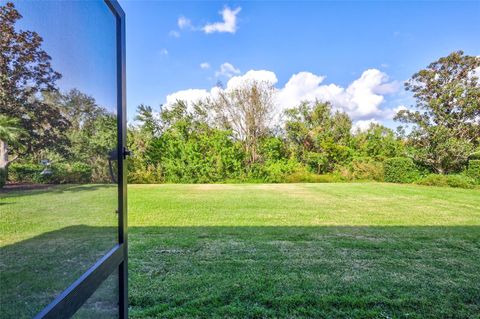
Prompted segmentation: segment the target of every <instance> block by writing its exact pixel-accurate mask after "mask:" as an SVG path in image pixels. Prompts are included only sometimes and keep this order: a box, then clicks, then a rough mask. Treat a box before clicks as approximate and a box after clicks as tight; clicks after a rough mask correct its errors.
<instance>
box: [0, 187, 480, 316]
mask: <svg viewBox="0 0 480 319" xmlns="http://www.w3.org/2000/svg"><path fill="white" fill-rule="evenodd" d="M115 194H116V193H115V188H111V187H103V186H99V185H92V186H83V187H74V186H73V187H72V186H60V187H54V188H52V189H49V190H39V191H29V192H24V193H8V194H0V230H1V236H0V240H1V241H0V246H1V248H0V249H1V257H2V258H1V262H0V270H1V277H0V286H1V287H0V288H1V290H0V292H1V298H0V300H1V308H0V318H12V316H13V317H15V318H30V317H31V316H32V315H33V314H35V313H36V312H37V311H38V310H39V309H41V307H42V306H44V305H45V304H46V303H48V302H49V301H50V300H51V299H52V298H53V297H54V296H55V294H56V293H58V291H59V290H60V291H61V290H62V289H64V288H65V287H66V286H67V285H68V284H69V283H71V281H72V280H73V279H74V278H76V277H78V275H79V274H80V273H81V272H82V271H83V270H84V268H86V267H88V265H90V264H91V263H92V262H93V260H95V259H96V258H98V256H100V255H101V254H103V253H104V251H105V250H106V249H108V248H109V247H110V246H111V244H112V243H113V242H114V241H115V238H116V229H115V225H116V224H115V219H116V215H115V212H114V208H115ZM479 203H480V191H479V190H463V189H451V188H435V187H422V186H412V185H395V184H380V183H361V184H354V183H352V184H285V185H284V184H252V185H130V186H129V214H130V215H129V240H130V291H129V294H130V305H131V306H130V308H131V309H130V313H131V317H132V318H306V317H313V318H322V317H325V318H331V317H336V318H339V317H340V318H446V317H448V318H474V317H475V316H478V313H480V285H478V282H480V263H479V260H480V205H479ZM112 210H113V211H112ZM82 269H83V270H82ZM108 291H109V290H108V289H107V292H106V293H104V294H99V295H98V296H96V299H95V300H94V303H92V307H90V308H88V309H87V310H88V311H86V312H85V313H88V314H89V316H91V317H95V313H97V318H100V317H101V318H104V317H106V315H107V313H109V311H111V310H112V300H111V298H108ZM110 291H111V289H110ZM102 299H105V300H103V301H102ZM102 302H103V303H102ZM23 309H26V310H25V311H23ZM107 310H108V311H107ZM89 316H87V317H89Z"/></svg>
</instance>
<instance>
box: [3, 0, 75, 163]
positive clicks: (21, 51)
mask: <svg viewBox="0 0 480 319" xmlns="http://www.w3.org/2000/svg"><path fill="white" fill-rule="evenodd" d="M21 18H22V16H21V15H20V13H19V12H18V11H17V10H16V9H15V6H14V5H13V3H10V2H9V3H7V4H5V5H4V6H0V31H1V34H0V112H1V114H3V115H6V116H8V117H11V118H16V119H17V120H18V121H19V123H20V125H21V127H23V128H24V129H25V130H26V132H27V134H25V135H24V136H22V137H20V140H19V143H20V144H22V145H23V146H24V148H23V149H24V152H25V154H33V153H34V152H36V151H38V150H41V149H46V148H51V149H56V150H58V151H62V152H65V151H66V149H65V146H66V145H68V139H67V138H66V136H65V134H64V133H65V131H66V129H67V128H68V126H69V122H68V120H67V119H66V118H65V116H64V115H63V114H62V112H61V110H59V109H58V107H57V106H55V105H48V104H47V103H45V102H44V101H43V99H41V98H39V96H41V93H42V92H47V91H56V90H57V87H56V85H55V82H56V81H57V80H58V79H59V78H60V74H59V73H58V72H55V71H54V70H53V69H52V66H51V63H50V60H51V58H50V56H49V55H48V54H47V53H46V52H45V51H44V50H43V49H42V42H43V40H42V38H41V37H40V36H39V35H38V34H37V33H36V32H33V31H22V30H19V31H17V30H16V28H15V24H16V22H17V21H18V20H19V19H21ZM18 151H19V150H18V149H16V150H15V152H17V153H18ZM7 156H8V154H7Z"/></svg>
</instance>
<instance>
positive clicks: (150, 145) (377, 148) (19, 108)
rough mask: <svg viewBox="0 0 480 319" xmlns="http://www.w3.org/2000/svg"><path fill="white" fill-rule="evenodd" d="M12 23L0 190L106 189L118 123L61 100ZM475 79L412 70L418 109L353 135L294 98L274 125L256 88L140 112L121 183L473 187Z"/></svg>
mask: <svg viewBox="0 0 480 319" xmlns="http://www.w3.org/2000/svg"><path fill="white" fill-rule="evenodd" d="M19 19H21V15H20V13H19V12H18V11H17V10H16V9H15V6H14V5H13V4H12V3H7V4H5V5H4V6H0V24H1V26H2V37H1V38H0V46H1V51H0V72H1V76H0V184H2V183H3V182H4V181H5V180H6V179H7V173H8V179H9V180H10V181H12V182H51V183H62V182H63V183H72V182H108V181H111V180H112V176H111V175H112V174H111V165H112V163H111V162H109V160H108V159H109V154H110V152H111V151H112V150H113V149H115V147H116V116H115V114H112V113H110V112H108V111H107V109H105V108H104V107H102V106H99V105H97V103H96V101H95V99H94V98H93V97H91V96H88V95H87V94H85V93H82V92H81V91H79V90H71V91H69V92H60V90H59V88H58V87H57V82H58V80H59V79H60V78H61V74H60V73H58V72H56V71H55V70H53V68H52V66H51V58H50V56H49V55H48V54H47V53H46V52H45V51H44V50H43V49H42V41H43V40H42V38H41V37H40V36H39V35H38V34H37V33H36V32H32V31H21V30H16V28H15V24H16V22H17V21H18V20H19ZM478 70H480V58H479V57H477V56H469V55H465V54H464V53H463V52H462V51H457V52H452V53H451V54H450V55H448V56H446V57H441V58H439V59H438V60H437V61H434V62H433V63H431V64H430V65H428V66H427V67H426V68H425V69H422V70H420V71H418V72H417V73H415V74H414V75H413V76H412V77H411V79H409V80H408V81H407V82H406V83H405V89H406V90H407V91H409V92H411V94H412V95H413V97H414V99H415V101H416V103H415V105H414V106H412V107H411V108H410V109H408V110H402V111H400V112H398V113H397V114H396V116H395V120H396V121H398V122H399V123H400V124H401V126H400V127H399V129H398V130H397V131H393V130H392V129H389V128H387V127H385V126H383V125H380V124H371V125H370V127H369V128H368V129H366V130H364V131H360V130H357V131H353V130H352V119H351V118H350V117H349V116H348V114H346V113H345V112H341V111H338V110H334V108H333V107H332V105H331V104H330V103H329V102H328V101H319V100H315V101H298V105H297V106H295V107H292V108H291V109H288V110H286V111H285V112H284V114H282V116H281V117H282V121H279V120H278V118H276V116H277V114H276V113H275V110H276V105H275V103H276V102H275V95H276V89H275V88H274V87H273V86H271V85H270V84H269V83H267V82H261V81H254V80H251V81H247V82H245V83H243V85H240V86H238V87H235V88H229V89H222V88H219V89H218V90H217V94H215V95H214V96H212V97H210V98H208V99H205V100H201V101H198V102H196V103H193V104H188V103H187V102H186V101H181V100H178V101H176V103H174V104H173V105H168V106H160V108H159V109H158V110H154V109H153V108H152V107H151V106H148V105H140V106H138V108H137V115H136V118H135V121H134V123H132V124H130V125H129V126H128V139H127V142H128V144H129V148H130V149H131V150H133V152H134V156H133V157H132V158H130V159H129V160H128V166H129V175H128V179H129V182H132V183H211V182H321V181H349V180H377V181H384V180H385V181H393V182H402V181H403V182H411V181H415V180H419V179H422V178H423V182H424V183H427V184H428V183H431V184H435V183H439V184H441V183H447V184H452V185H454V184H459V183H460V184H462V183H463V184H465V183H466V184H471V183H474V182H475V181H476V182H477V183H478V182H479V178H480V172H479V166H478V159H479V152H480V84H479V82H478V81H479V78H478V75H479V71H478ZM275 124H276V125H275ZM45 160H48V163H51V165H50V164H48V165H50V166H48V165H47V166H48V167H45V166H46V164H45ZM41 163H43V166H42V165H41ZM45 172H48V174H44V173H45ZM429 174H437V175H438V176H451V175H452V174H453V177H452V179H445V178H444V177H438V176H433V177H432V176H429V177H428V178H427V177H425V176H428V175H429ZM2 181H3V182H2ZM439 181H440V182H439Z"/></svg>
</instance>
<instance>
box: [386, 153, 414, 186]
mask: <svg viewBox="0 0 480 319" xmlns="http://www.w3.org/2000/svg"><path fill="white" fill-rule="evenodd" d="M383 167H384V176H385V178H384V179H385V182H391V183H412V182H414V181H416V180H418V179H419V177H420V174H419V172H418V169H417V167H416V166H415V164H414V163H413V161H412V159H410V158H407V157H392V158H387V159H386V160H385V161H384V164H383Z"/></svg>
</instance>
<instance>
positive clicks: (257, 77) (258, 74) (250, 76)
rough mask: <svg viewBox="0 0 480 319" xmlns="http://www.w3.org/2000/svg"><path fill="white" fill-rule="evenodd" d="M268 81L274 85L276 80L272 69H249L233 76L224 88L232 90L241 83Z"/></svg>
mask: <svg viewBox="0 0 480 319" xmlns="http://www.w3.org/2000/svg"><path fill="white" fill-rule="evenodd" d="M252 81H257V82H268V83H270V84H271V85H275V84H276V83H277V82H278V79H277V76H276V75H275V73H273V72H272V71H266V70H250V71H248V72H247V73H245V74H244V75H239V76H234V77H232V78H231V79H230V80H229V81H228V82H227V86H226V89H227V90H233V89H235V88H237V87H239V86H241V85H245V84H248V83H249V82H252Z"/></svg>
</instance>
